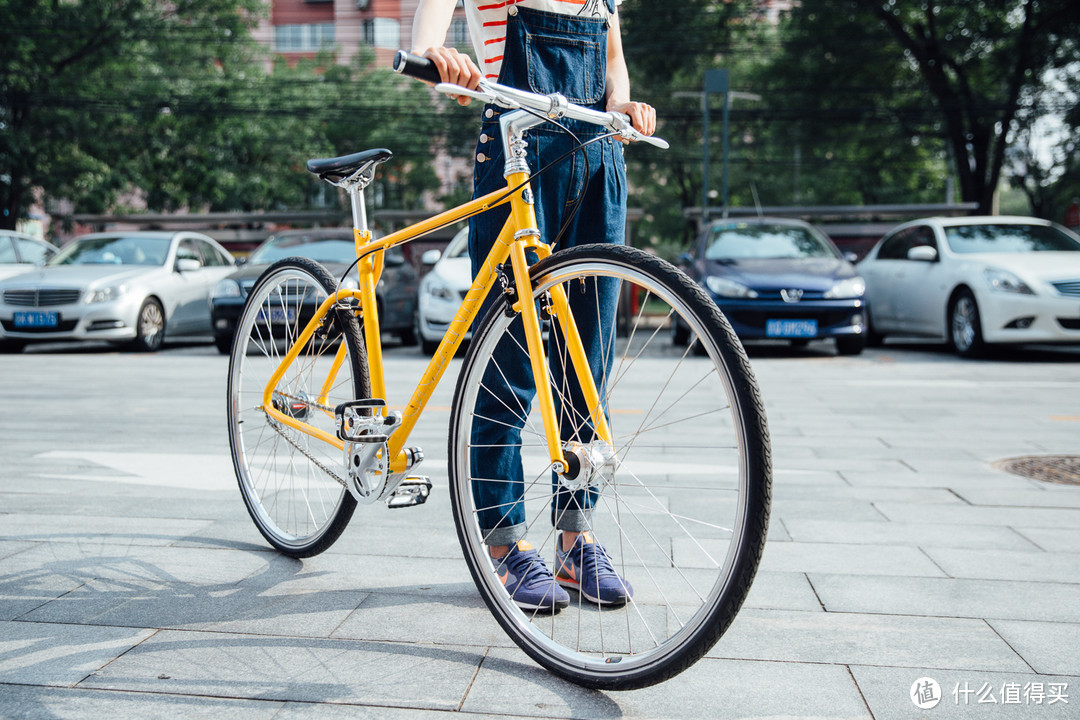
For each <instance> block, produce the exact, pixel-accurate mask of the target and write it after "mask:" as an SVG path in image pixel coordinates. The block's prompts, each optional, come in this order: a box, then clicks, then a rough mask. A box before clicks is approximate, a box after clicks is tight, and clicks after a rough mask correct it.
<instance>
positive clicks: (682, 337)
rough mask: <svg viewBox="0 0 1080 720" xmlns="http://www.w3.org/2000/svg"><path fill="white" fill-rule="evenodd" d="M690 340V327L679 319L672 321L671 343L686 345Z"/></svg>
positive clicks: (678, 345) (677, 345)
mask: <svg viewBox="0 0 1080 720" xmlns="http://www.w3.org/2000/svg"><path fill="white" fill-rule="evenodd" d="M688 342H690V328H688V327H686V326H685V325H683V324H682V323H680V322H679V321H678V320H677V319H674V318H672V321H671V344H672V345H674V346H675V347H686V343H688Z"/></svg>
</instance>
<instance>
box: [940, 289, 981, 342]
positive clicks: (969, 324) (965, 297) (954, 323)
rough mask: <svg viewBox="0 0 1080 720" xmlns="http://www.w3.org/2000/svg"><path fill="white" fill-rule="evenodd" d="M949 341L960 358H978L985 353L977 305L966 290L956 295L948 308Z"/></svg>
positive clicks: (970, 293)
mask: <svg viewBox="0 0 1080 720" xmlns="http://www.w3.org/2000/svg"><path fill="white" fill-rule="evenodd" d="M949 341H950V343H951V344H952V347H953V350H955V351H956V354H957V355H960V356H961V357H969V358H970V357H979V356H980V355H982V354H983V353H984V352H985V351H986V344H985V343H984V342H983V338H982V323H981V321H980V320H979V304H978V303H977V302H975V295H973V294H972V292H971V291H970V290H968V289H967V288H964V289H962V290H960V292H958V293H956V295H955V296H954V297H953V301H952V304H951V305H950V306H949Z"/></svg>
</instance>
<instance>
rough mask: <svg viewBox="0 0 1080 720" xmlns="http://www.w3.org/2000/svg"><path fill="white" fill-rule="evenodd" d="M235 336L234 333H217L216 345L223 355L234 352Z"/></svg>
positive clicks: (215, 337)
mask: <svg viewBox="0 0 1080 720" xmlns="http://www.w3.org/2000/svg"><path fill="white" fill-rule="evenodd" d="M232 344H233V336H232V335H215V336H214V347H216V348H217V350H218V352H219V353H221V354H222V355H228V354H229V353H231V352H232Z"/></svg>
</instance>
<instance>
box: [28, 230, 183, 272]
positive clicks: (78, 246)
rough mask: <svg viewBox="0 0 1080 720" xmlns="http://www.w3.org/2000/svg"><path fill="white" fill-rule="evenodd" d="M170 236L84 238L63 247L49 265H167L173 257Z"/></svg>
mask: <svg viewBox="0 0 1080 720" xmlns="http://www.w3.org/2000/svg"><path fill="white" fill-rule="evenodd" d="M170 242H171V240H170V239H169V238H167V237H132V236H126V235H117V236H115V237H96V238H83V239H81V240H76V241H75V242H73V243H71V244H70V245H68V246H67V247H65V248H64V249H63V250H61V251H60V252H59V253H58V254H57V255H56V256H54V257H53V259H52V260H50V261H49V265H146V266H154V265H164V264H165V261H166V260H167V259H168V257H169V243H170Z"/></svg>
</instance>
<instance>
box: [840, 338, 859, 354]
mask: <svg viewBox="0 0 1080 720" xmlns="http://www.w3.org/2000/svg"><path fill="white" fill-rule="evenodd" d="M865 347H866V337H864V336H863V335H844V336H843V337H838V338H836V353H837V354H838V355H858V354H860V353H861V352H862V351H863V348H865Z"/></svg>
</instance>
